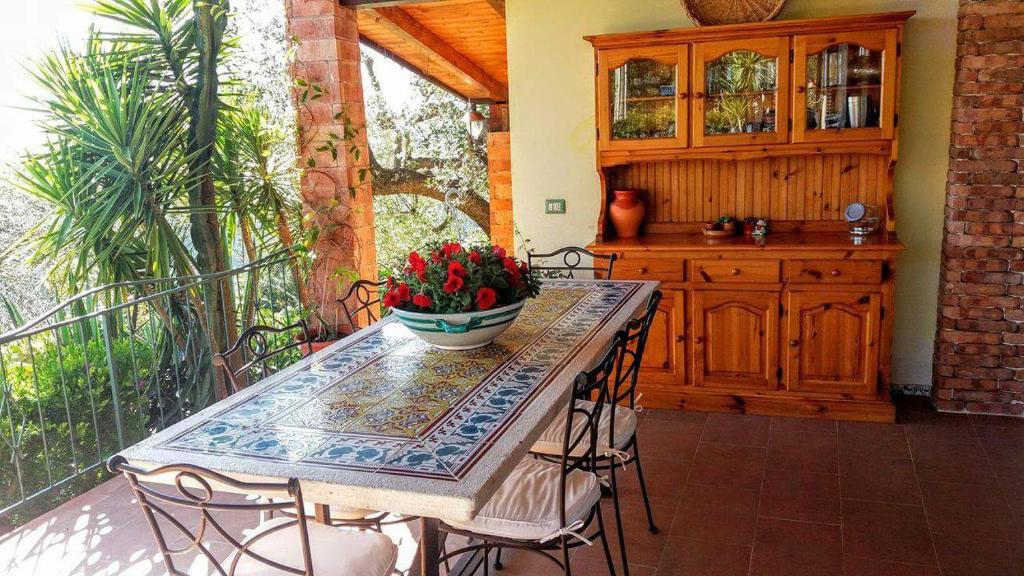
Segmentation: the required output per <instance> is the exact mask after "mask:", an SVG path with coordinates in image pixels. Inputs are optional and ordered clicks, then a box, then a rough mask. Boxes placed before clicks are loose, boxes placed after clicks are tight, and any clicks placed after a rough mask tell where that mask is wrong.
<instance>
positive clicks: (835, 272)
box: [832, 268, 843, 278]
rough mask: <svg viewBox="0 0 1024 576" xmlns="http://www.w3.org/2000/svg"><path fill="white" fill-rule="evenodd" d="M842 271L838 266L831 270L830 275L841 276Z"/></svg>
mask: <svg viewBox="0 0 1024 576" xmlns="http://www.w3.org/2000/svg"><path fill="white" fill-rule="evenodd" d="M842 273H843V271H842V270H840V269H839V268H835V269H833V270H832V277H833V278H839V276H841V275H842Z"/></svg>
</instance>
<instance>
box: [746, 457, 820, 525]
mask: <svg viewBox="0 0 1024 576" xmlns="http://www.w3.org/2000/svg"><path fill="white" fill-rule="evenodd" d="M757 514H758V516H759V517H762V518H763V517H770V518H778V519H783V520H797V521H801V522H820V523H825V524H839V520H840V514H839V476H837V475H835V474H820V473H817V472H801V471H795V470H778V469H769V470H768V471H767V472H766V473H765V481H764V487H763V488H762V489H761V500H760V504H759V505H758V509H757Z"/></svg>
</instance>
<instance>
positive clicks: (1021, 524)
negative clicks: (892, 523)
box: [922, 417, 1024, 541]
mask: <svg viewBox="0 0 1024 576" xmlns="http://www.w3.org/2000/svg"><path fill="white" fill-rule="evenodd" d="M967 421H968V422H970V424H971V429H972V430H974V435H975V436H976V437H978V439H979V441H981V440H982V438H981V435H980V434H978V429H977V426H976V425H975V423H974V418H970V417H969V418H968V420H967ZM989 440H990V441H991V439H989ZM996 441H997V442H998V440H996ZM981 450H982V453H984V454H985V462H987V463H988V471H989V472H990V473H992V477H993V478H994V479H995V485H996V486H995V487H996V490H997V491H998V493H999V495H1000V496H1001V497H1002V499H1003V506H1004V509H1005V508H1011V500H1010V496H1009V494H1008V493H1007V492H1006V490H1005V489H1004V488H1003V482H1002V481H1001V480H1002V475H1001V474H999V471H998V470H996V465H995V464H993V463H992V457H991V456H989V453H988V446H987V443H986V442H981ZM923 499H924V495H923V494H922V500H923ZM1011 509H1012V508H1011ZM1010 520H1012V521H1013V524H1014V526H1015V527H1016V528H1017V530H1018V531H1021V530H1022V529H1024V520H1022V519H1021V518H1020V515H1019V514H1016V513H1011V514H1010ZM932 540H933V541H934V540H935V538H934V536H933V537H932Z"/></svg>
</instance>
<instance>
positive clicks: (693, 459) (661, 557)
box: [655, 418, 708, 572]
mask: <svg viewBox="0 0 1024 576" xmlns="http://www.w3.org/2000/svg"><path fill="white" fill-rule="evenodd" d="M707 426H708V420H707V418H705V419H704V421H703V422H701V425H700V434H698V435H697V445H696V446H694V448H693V456H691V457H690V464H689V466H688V467H687V468H686V478H684V479H683V485H682V486H680V487H679V490H680V493H679V499H678V500H676V507H675V510H673V511H672V522H671V523H670V524H669V527H668V534H666V535H665V538H666V539H667V538H669V537H671V536H672V528H673V527H674V526H675V524H676V516H678V515H679V508H680V507H682V505H683V497H684V496H685V495H686V486H687V485H689V483H690V475H692V474H693V468H694V464H696V462H697V452H699V451H700V445H701V442H703V441H704V430H705V429H706V428H707ZM659 532H660V531H659ZM666 544H667V542H666ZM667 549H668V546H667V545H666V546H665V547H663V548H662V549H661V554H659V555H658V566H657V568H655V572H657V570H658V569H659V568H661V563H662V561H663V560H664V559H665V550H667Z"/></svg>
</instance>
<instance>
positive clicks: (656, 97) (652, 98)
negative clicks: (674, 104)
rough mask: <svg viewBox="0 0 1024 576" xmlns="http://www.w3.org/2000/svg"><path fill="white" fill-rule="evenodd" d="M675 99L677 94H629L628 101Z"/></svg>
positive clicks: (664, 100) (665, 100)
mask: <svg viewBox="0 0 1024 576" xmlns="http://www.w3.org/2000/svg"><path fill="white" fill-rule="evenodd" d="M674 99H675V95H674V94H673V95H672V96H627V97H626V98H625V101H626V102H667V101H671V100H674Z"/></svg>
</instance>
